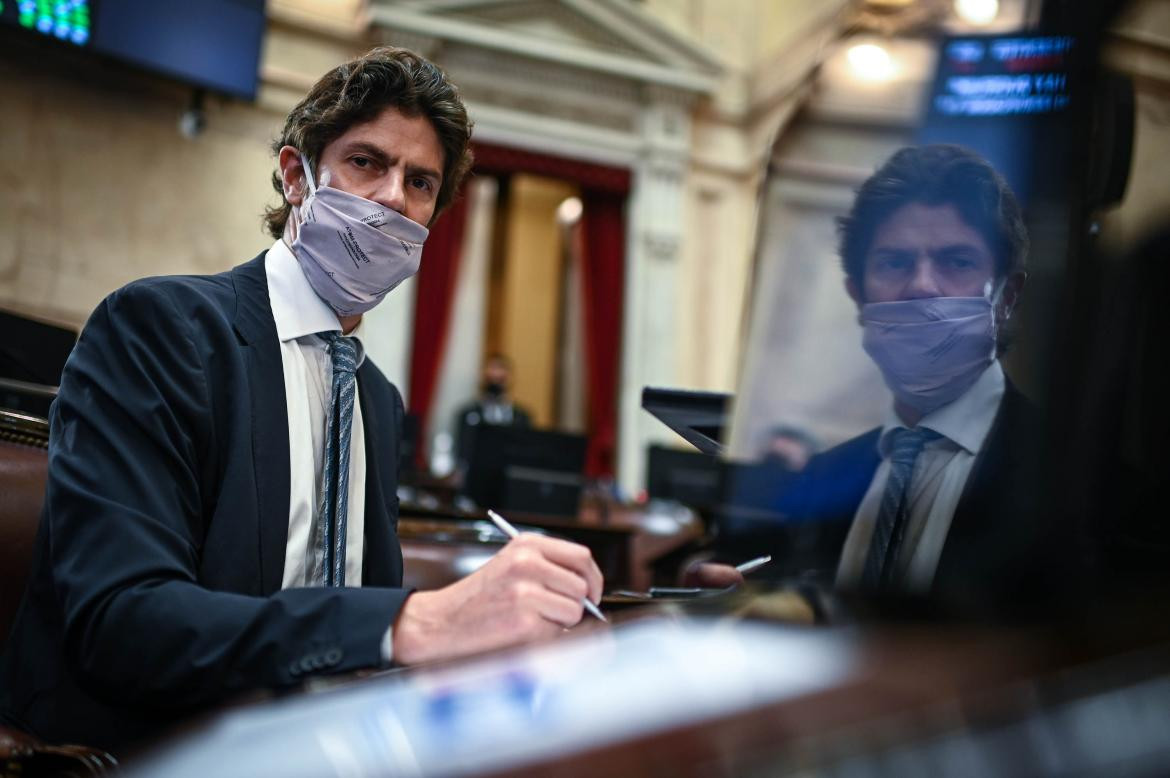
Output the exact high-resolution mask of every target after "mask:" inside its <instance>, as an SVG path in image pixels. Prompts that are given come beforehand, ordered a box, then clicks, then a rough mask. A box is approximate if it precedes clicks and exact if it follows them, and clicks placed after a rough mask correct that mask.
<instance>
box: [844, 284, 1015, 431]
mask: <svg viewBox="0 0 1170 778" xmlns="http://www.w3.org/2000/svg"><path fill="white" fill-rule="evenodd" d="M861 324H862V326H863V327H864V328H865V330H864V335H863V336H862V346H863V347H864V348H865V350H866V353H868V354H869V356H870V358H872V359H873V361H874V362H876V363H877V366H878V368H879V369H880V370H881V371H882V377H883V378H884V379H885V382H886V386H888V387H889V388H890V391H891V392H893V393H894V397H895V398H896V399H897V400H898V401H900V402H901V403H903V404H905V405H907V406H909V407H911V408H914V409H915V410H917V411H918V412H920V413H922V414H927V413H930V412H931V411H933V410H935V409H937V408H941V407H942V406H944V405H946V404H948V403H950V402H953V401H954V400H956V399H958V398H959V396H960V395H962V394H963V392H965V391H967V390H968V389H970V388H971V385H972V384H974V383H975V381H976V379H978V378H979V376H980V375H981V374H982V373H983V371H984V370H986V369H987V367H988V365H990V364H991V362H992V360H994V359H995V309H994V306H993V305H992V303H991V301H990V300H989V299H987V298H986V297H931V298H926V299H921V300H899V301H897V302H892V303H869V304H867V305H864V306H862V309H861Z"/></svg>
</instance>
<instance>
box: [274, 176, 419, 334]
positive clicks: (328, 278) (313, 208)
mask: <svg viewBox="0 0 1170 778" xmlns="http://www.w3.org/2000/svg"><path fill="white" fill-rule="evenodd" d="M301 162H302V164H303V165H304V166H305V180H306V182H307V183H308V185H309V194H308V196H306V197H305V200H304V202H303V203H302V204H301V207H300V214H299V216H300V222H299V223H298V225H297V237H296V240H294V241H293V245H292V249H293V254H295V255H296V258H297V261H298V262H299V263H300V265H301V269H302V270H303V271H304V273H305V277H306V278H307V279H308V280H309V285H310V286H312V287H313V291H314V292H316V293H317V296H318V297H320V298H321V299H322V300H324V301H325V302H326V303H328V304H329V307H330V308H332V309H333V310H334V311H335V312H336V313H337V314H338V315H339V316H355V315H357V314H359V313H364V312H366V311H368V310H370V309H371V308H373V307H374V306H375V305H377V304H378V303H380V302H381V301H382V298H383V297H385V296H386V295H387V294H389V293H390V292H391V290H393V289H394V287H396V286H398V285H399V284H401V283H402V282H403V281H405V280H406V279H408V278H410V277H411V276H412V275H414V274H415V273H417V272H418V268H419V262H420V261H421V260H422V249H423V242H424V241H426V239H427V235H428V234H429V232H428V230H427V228H426V227H424V226H422V225H421V224H418V223H416V222H413V221H411V220H410V219H408V218H406V217H405V216H403V215H402V214H400V213H398V212H397V211H394V210H392V209H389V208H384V207H383V206H381V205H378V204H377V203H375V202H373V201H370V200H367V199H365V198H364V197H358V196H357V195H352V194H350V193H348V192H343V191H342V190H340V189H334V188H333V187H330V186H325V185H324V184H322V185H321V186H320V187H318V186H317V185H316V183H315V182H314V181H313V171H312V169H311V168H310V167H309V161H308V160H307V159H305V157H304V155H301Z"/></svg>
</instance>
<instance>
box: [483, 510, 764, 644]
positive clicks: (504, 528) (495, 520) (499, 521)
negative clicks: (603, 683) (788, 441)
mask: <svg viewBox="0 0 1170 778" xmlns="http://www.w3.org/2000/svg"><path fill="white" fill-rule="evenodd" d="M487 515H488V518H489V519H491V520H492V524H495V525H496V526H497V527H499V528H500V532H503V533H504V534H505V535H507V536H508V537H509V538H514V537H516V536H517V535H519V534H520V531H519V530H517V529H516V528H515V527H513V526H512V525H511V524H509V523H508V520H507V519H505V518H504V517H503V516H501V515H500V514H498V513H496V512H495V511H493V510H491V509H488V512H487ZM769 559H771V557H769ZM581 604H582V605H584V606H585V610H587V611H589V612H590V613H591V614H593V616H594V617H595V618H597V619H600V620H601V621H604V622H606V623H608V622H609V619H607V618H606V617H605V615H604V614H603V613H602V612H601V611H600V610H598V608H597V606H596V605H594V604H593V602H592V601H591V600H590V599H589V598H588V597H582V598H581Z"/></svg>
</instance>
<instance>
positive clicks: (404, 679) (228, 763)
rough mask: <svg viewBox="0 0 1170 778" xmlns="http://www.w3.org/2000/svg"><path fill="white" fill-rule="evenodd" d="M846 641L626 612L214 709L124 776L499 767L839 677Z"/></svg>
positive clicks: (776, 697) (449, 771) (787, 694)
mask: <svg viewBox="0 0 1170 778" xmlns="http://www.w3.org/2000/svg"><path fill="white" fill-rule="evenodd" d="M849 643H850V641H849V639H848V638H847V637H845V636H844V635H842V634H840V633H838V632H833V631H828V630H816V631H813V630H807V629H801V628H794V627H780V626H769V625H762V624H750V623H742V622H732V623H726V622H724V623H718V622H713V621H711V622H706V621H692V622H681V623H680V622H670V621H640V622H637V623H634V624H631V625H628V626H624V627H619V628H617V629H614V630H612V631H601V632H597V633H593V634H589V635H584V636H581V637H579V638H568V639H565V640H561V641H558V642H555V643H550V644H545V645H542V646H537V647H530V648H525V649H520V650H517V651H513V652H510V653H507V654H501V655H496V656H491V657H486V658H482V659H479V660H474V661H471V662H467V663H462V664H459V665H453V666H449V667H443V668H436V669H431V670H426V669H423V670H416V671H413V672H410V673H403V674H400V675H397V676H391V677H386V678H380V679H376V680H375V679H372V680H371V681H370V682H369V683H366V684H357V685H353V686H349V687H346V688H344V689H339V690H336V691H333V692H327V693H324V694H317V695H306V696H303V697H297V698H292V699H289V700H287V701H282V702H278V703H272V704H268V705H264V706H260V707H257V708H254V709H248V710H245V711H240V712H237V713H233V714H228V715H226V716H225V717H224V718H223V719H221V720H220V721H219V722H218V723H217V724H215V725H214V726H213V727H212V728H211V729H210V730H209V731H207V732H205V733H203V734H202V735H196V736H194V737H192V738H191V739H189V740H188V741H186V742H184V743H180V744H179V745H177V746H175V747H174V748H172V749H170V750H168V751H167V752H164V753H161V754H159V755H158V756H157V757H156V758H155V759H153V760H151V761H150V762H149V763H146V764H143V765H142V766H141V768H140V769H139V770H137V771H134V772H132V773H131V775H133V776H151V775H167V776H203V775H210V774H215V775H220V776H232V775H240V776H253V775H262V774H265V775H282V776H301V775H303V776H321V775H341V776H377V775H388V776H389V775H393V776H402V775H407V776H409V775H465V774H471V773H480V772H489V771H491V772H495V771H500V770H507V769H511V768H516V767H519V766H521V765H523V764H527V763H531V762H534V761H537V760H540V759H542V758H547V757H550V756H553V755H565V754H571V753H575V752H579V751H582V750H585V749H587V748H590V747H594V746H598V745H601V744H604V743H609V742H617V741H621V740H628V739H632V738H636V737H640V736H642V735H645V734H648V733H651V732H656V731H662V730H667V729H673V728H676V727H679V726H682V725H685V724H689V723H695V722H701V721H704V720H709V719H714V718H717V717H722V716H726V715H728V714H731V713H734V712H736V711H739V710H743V709H746V708H750V707H755V706H759V705H763V704H768V703H774V702H778V701H780V700H783V699H787V698H791V697H794V696H799V695H803V694H808V693H810V692H813V691H816V690H819V689H822V688H825V687H827V686H829V685H831V684H834V683H837V682H840V681H841V680H842V679H843V678H844V677H845V676H846V675H847V674H848V672H849V669H850V666H851V659H852V652H851V650H850V649H849V648H848V646H849Z"/></svg>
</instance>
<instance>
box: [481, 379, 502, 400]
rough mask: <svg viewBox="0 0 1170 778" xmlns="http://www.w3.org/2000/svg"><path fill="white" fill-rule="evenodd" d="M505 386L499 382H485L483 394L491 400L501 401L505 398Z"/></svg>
mask: <svg viewBox="0 0 1170 778" xmlns="http://www.w3.org/2000/svg"><path fill="white" fill-rule="evenodd" d="M504 389H505V387H504V385H503V384H502V383H500V382H499V381H485V382H484V385H483V393H484V395H486V396H487V397H488V398H489V399H491V400H499V399H500V398H501V397H503V396H504Z"/></svg>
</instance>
